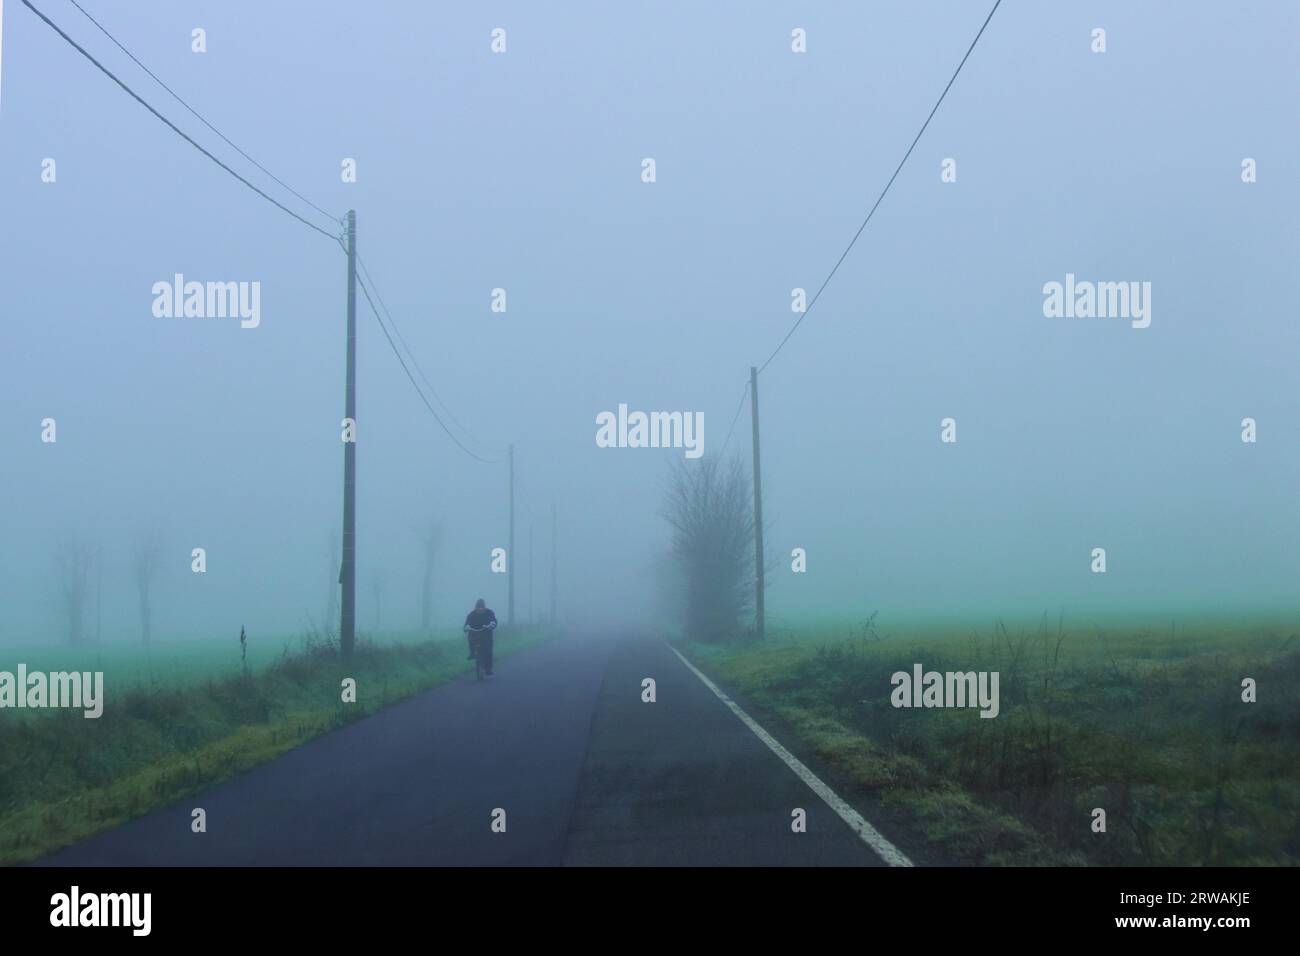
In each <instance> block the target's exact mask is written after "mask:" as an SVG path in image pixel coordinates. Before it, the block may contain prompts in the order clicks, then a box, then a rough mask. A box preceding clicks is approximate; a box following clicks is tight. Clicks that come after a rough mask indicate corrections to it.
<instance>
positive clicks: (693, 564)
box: [663, 457, 754, 641]
mask: <svg viewBox="0 0 1300 956" xmlns="http://www.w3.org/2000/svg"><path fill="white" fill-rule="evenodd" d="M663 517H664V518H665V519H667V521H668V523H669V525H670V526H671V528H672V540H671V553H672V556H673V558H674V559H675V560H676V562H677V564H678V566H679V568H680V571H681V579H680V580H681V581H682V582H683V588H684V593H683V595H682V599H683V607H684V617H685V621H684V624H685V629H686V635H687V637H689V638H691V639H692V640H701V641H725V640H730V639H733V638H735V637H737V636H738V635H739V634H740V633H741V632H742V630H743V627H744V625H743V624H742V621H743V619H744V618H745V617H746V616H747V614H748V613H749V612H750V610H751V609H752V607H753V596H754V564H753V561H754V513H753V497H752V490H751V487H750V483H749V472H748V470H747V469H746V468H745V466H744V465H743V464H742V462H741V460H740V459H739V458H736V457H733V458H729V459H727V460H726V461H725V462H720V461H719V460H718V459H716V458H701V459H697V460H695V461H689V460H684V459H683V460H679V461H677V462H676V463H675V464H674V465H673V466H672V470H671V472H670V473H669V479H668V489H667V496H666V501H665V507H664V510H663Z"/></svg>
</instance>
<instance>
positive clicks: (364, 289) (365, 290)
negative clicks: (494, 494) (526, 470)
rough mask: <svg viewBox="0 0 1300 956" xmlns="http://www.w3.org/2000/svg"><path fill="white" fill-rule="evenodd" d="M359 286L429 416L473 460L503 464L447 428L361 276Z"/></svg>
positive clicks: (358, 281)
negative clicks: (473, 448) (421, 386)
mask: <svg viewBox="0 0 1300 956" xmlns="http://www.w3.org/2000/svg"><path fill="white" fill-rule="evenodd" d="M357 285H359V286H361V291H362V292H363V293H365V296H366V301H367V302H368V303H370V311H371V312H373V313H374V314H375V318H376V319H377V320H378V321H379V327H380V328H381V329H383V332H384V338H386V339H387V340H388V347H389V348H391V349H392V350H393V354H394V355H396V356H397V361H398V363H399V364H400V365H401V366H402V371H403V372H405V373H406V377H407V378H408V379H410V381H411V386H412V387H413V388H414V389H415V393H416V394H417V395H419V396H420V401H422V402H424V407H425V408H427V409H428V410H429V414H431V415H432V416H433V417H434V420H435V421H437V423H438V424H439V425H440V426H441V427H442V430H443V431H444V432H446V433H447V437H448V438H450V439H451V440H452V441H453V442H455V443H456V447H458V448H459V449H460V450H461V451H463V452H464V453H465V454H467V455H469V456H470V457H471V458H475V459H477V460H478V461H481V462H483V463H484V464H487V465H495V464H498V463H499V462H501V461H502V460H503V459H501V458H484V457H483V456H482V455H478V454H475V453H474V452H472V451H470V450H469V449H468V448H466V447H465V445H464V444H463V443H462V442H461V440H460V439H459V438H457V437H456V436H455V435H454V434H453V433H452V431H451V429H450V428H448V427H447V423H446V422H444V421H443V420H442V416H440V415H439V414H438V412H437V410H436V409H435V408H434V407H433V406H432V405H431V404H429V399H428V398H426V397H425V394H424V391H423V390H422V389H421V388H420V384H419V382H417V381H416V380H415V376H414V375H412V374H411V370H410V368H408V367H407V364H406V359H404V358H402V353H401V352H400V351H398V348H397V343H396V342H394V341H393V337H392V335H390V334H389V332H388V326H387V325H386V324H385V323H384V317H383V316H382V315H381V314H380V312H379V309H378V308H376V307H375V300H374V299H372V298H371V297H370V289H369V288H367V287H366V283H365V282H364V281H362V279H361V277H360V276H358V277H357Z"/></svg>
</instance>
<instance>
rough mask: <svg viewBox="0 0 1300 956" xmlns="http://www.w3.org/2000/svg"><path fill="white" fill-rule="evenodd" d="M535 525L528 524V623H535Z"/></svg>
mask: <svg viewBox="0 0 1300 956" xmlns="http://www.w3.org/2000/svg"><path fill="white" fill-rule="evenodd" d="M533 620H534V618H533V523H532V522H531V521H530V522H528V622H529V623H530V624H531V623H532V622H533Z"/></svg>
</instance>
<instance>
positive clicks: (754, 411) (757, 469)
mask: <svg viewBox="0 0 1300 956" xmlns="http://www.w3.org/2000/svg"><path fill="white" fill-rule="evenodd" d="M749 408H750V414H751V416H752V418H753V422H754V584H755V588H756V590H755V611H756V614H755V619H754V627H755V631H756V632H757V634H758V637H759V638H760V639H761V638H762V637H763V627H764V624H763V465H762V460H761V459H760V457H759V454H758V369H757V368H755V367H754V366H752V365H751V366H750V367H749Z"/></svg>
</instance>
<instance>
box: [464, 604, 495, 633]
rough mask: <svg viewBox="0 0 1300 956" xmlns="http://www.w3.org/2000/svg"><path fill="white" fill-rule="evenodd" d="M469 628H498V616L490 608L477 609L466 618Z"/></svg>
mask: <svg viewBox="0 0 1300 956" xmlns="http://www.w3.org/2000/svg"><path fill="white" fill-rule="evenodd" d="M465 624H466V625H467V626H468V627H479V628H482V627H496V626H497V616H496V613H495V612H494V611H493V610H492V609H491V608H490V607H476V608H475V609H474V610H472V611H470V612H469V614H468V615H467V616H466V617H465Z"/></svg>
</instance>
